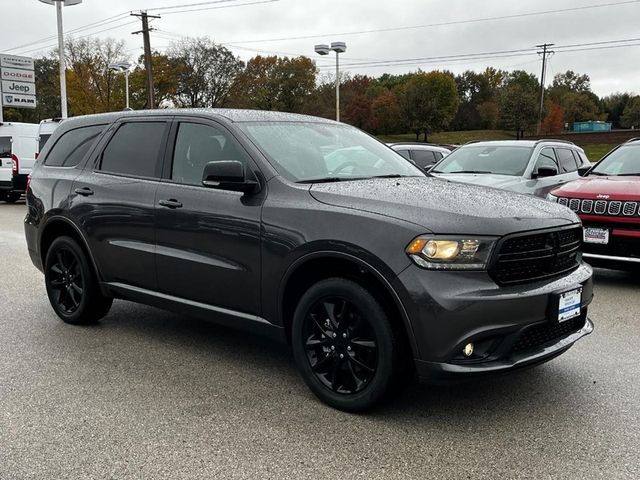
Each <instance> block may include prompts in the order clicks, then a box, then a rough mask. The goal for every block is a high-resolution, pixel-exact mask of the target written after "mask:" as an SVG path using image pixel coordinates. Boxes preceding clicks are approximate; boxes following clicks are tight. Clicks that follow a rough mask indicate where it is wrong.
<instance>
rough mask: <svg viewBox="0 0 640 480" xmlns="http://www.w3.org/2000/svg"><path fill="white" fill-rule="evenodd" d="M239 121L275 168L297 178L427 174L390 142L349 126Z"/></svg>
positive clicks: (344, 178)
mask: <svg viewBox="0 0 640 480" xmlns="http://www.w3.org/2000/svg"><path fill="white" fill-rule="evenodd" d="M239 126H240V128H241V129H242V130H243V131H244V132H245V133H246V134H247V135H248V136H249V137H250V138H251V140H253V142H254V143H255V144H256V145H257V146H258V148H260V150H261V151H262V153H264V155H265V156H266V157H267V158H268V159H269V161H270V162H271V163H272V165H273V166H274V168H275V169H276V170H278V172H279V173H280V174H281V175H283V176H284V177H286V178H288V179H289V180H291V181H294V182H306V183H312V182H315V181H317V182H329V181H343V180H359V179H364V178H372V177H405V176H414V177H423V176H424V173H422V172H421V171H420V170H419V169H418V168H417V167H415V166H414V165H413V164H412V163H411V162H409V161H407V160H406V159H405V158H403V157H402V156H400V155H398V154H397V153H396V152H394V151H393V150H391V149H390V148H389V147H387V146H385V145H384V144H383V143H380V142H379V141H377V140H375V139H374V138H372V137H370V136H369V135H367V134H365V133H363V132H361V131H360V130H358V129H356V128H353V127H350V126H348V125H340V124H325V123H313V122H247V123H241V124H239Z"/></svg>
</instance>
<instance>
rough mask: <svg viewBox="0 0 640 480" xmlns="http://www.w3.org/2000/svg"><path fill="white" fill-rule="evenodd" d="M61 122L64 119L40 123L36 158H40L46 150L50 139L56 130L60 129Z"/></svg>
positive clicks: (52, 119) (46, 120)
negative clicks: (45, 146)
mask: <svg viewBox="0 0 640 480" xmlns="http://www.w3.org/2000/svg"><path fill="white" fill-rule="evenodd" d="M61 121H62V118H47V119H45V120H42V121H41V122H40V128H39V129H38V150H37V152H38V153H37V154H36V158H38V155H39V154H40V152H41V151H42V149H43V148H44V145H45V143H47V140H49V137H50V136H51V134H53V132H54V131H55V129H56V128H58V125H60V122H61Z"/></svg>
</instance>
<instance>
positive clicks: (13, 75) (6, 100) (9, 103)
mask: <svg viewBox="0 0 640 480" xmlns="http://www.w3.org/2000/svg"><path fill="white" fill-rule="evenodd" d="M0 80H1V81H0V97H1V98H0V122H2V121H3V117H2V109H3V108H4V107H11V108H36V77H35V74H34V72H33V58H31V57H19V56H16V55H4V54H0Z"/></svg>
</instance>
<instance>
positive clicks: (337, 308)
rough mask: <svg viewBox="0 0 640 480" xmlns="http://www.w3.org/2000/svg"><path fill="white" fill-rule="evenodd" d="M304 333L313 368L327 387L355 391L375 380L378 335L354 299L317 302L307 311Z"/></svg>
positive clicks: (343, 392) (344, 391)
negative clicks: (354, 302)
mask: <svg viewBox="0 0 640 480" xmlns="http://www.w3.org/2000/svg"><path fill="white" fill-rule="evenodd" d="M303 335H304V338H305V339H306V340H305V349H306V351H307V359H308V360H309V364H310V365H311V369H312V370H313V372H314V373H315V375H316V377H317V378H318V379H319V380H320V381H321V382H322V383H323V384H324V385H325V386H326V387H328V388H330V389H331V390H333V391H334V392H336V393H342V394H352V393H356V392H359V391H361V390H362V389H363V388H365V387H366V386H367V384H370V383H371V379H372V378H373V376H374V374H375V373H376V368H377V365H378V346H377V341H376V336H375V332H374V331H373V329H372V328H371V325H370V324H369V323H368V322H367V319H366V318H365V317H364V316H363V314H362V312H360V311H359V310H358V308H357V307H356V306H355V305H354V304H353V303H352V302H351V301H349V300H348V299H346V298H341V297H327V298H323V299H321V300H319V301H317V302H316V303H315V304H314V305H313V306H312V307H311V308H310V309H309V310H308V312H307V315H306V318H305V322H304V334H303Z"/></svg>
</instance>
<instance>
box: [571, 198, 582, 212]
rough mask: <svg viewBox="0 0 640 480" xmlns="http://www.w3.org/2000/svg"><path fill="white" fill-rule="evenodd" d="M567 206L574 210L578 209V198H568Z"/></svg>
mask: <svg viewBox="0 0 640 480" xmlns="http://www.w3.org/2000/svg"><path fill="white" fill-rule="evenodd" d="M569 208H570V209H571V210H573V211H574V212H577V211H578V210H580V200H579V199H577V198H572V199H571V200H569Z"/></svg>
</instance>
